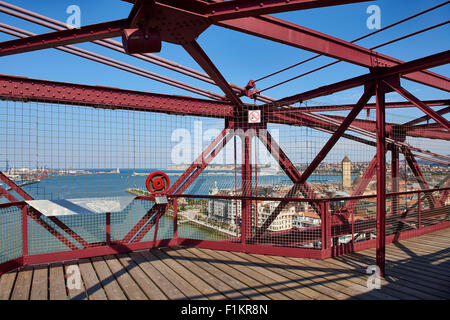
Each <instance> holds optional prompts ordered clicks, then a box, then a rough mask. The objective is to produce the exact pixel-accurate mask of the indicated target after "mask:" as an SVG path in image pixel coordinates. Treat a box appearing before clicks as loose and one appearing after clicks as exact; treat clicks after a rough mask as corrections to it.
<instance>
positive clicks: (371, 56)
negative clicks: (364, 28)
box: [216, 16, 450, 91]
mask: <svg viewBox="0 0 450 320" xmlns="http://www.w3.org/2000/svg"><path fill="white" fill-rule="evenodd" d="M216 24H217V25H219V26H222V27H225V28H228V29H232V30H235V31H239V32H243V33H247V34H250V35H253V36H257V37H261V38H264V39H267V40H271V41H276V42H279V43H282V44H285V45H289V46H293V47H296V48H300V49H304V50H308V51H312V52H316V53H319V54H322V55H324V56H328V57H332V58H336V59H339V60H342V61H346V62H349V63H353V64H357V65H360V66H363V67H367V68H375V67H393V66H396V65H400V64H403V63H404V62H403V61H401V60H398V59H395V58H392V57H389V56H387V55H383V54H381V53H378V52H376V51H373V50H370V49H366V48H364V47H361V46H358V45H356V44H353V43H350V42H347V41H344V40H341V39H338V38H335V37H332V36H329V35H327V34H324V33H320V32H318V31H315V30H312V29H308V28H305V27H302V26H299V25H297V24H294V23H291V22H287V21H284V20H282V19H279V18H275V17H272V16H261V17H250V18H241V19H234V20H227V21H221V22H218V23H216ZM424 69H428V68H423V69H419V70H415V71H411V72H409V74H407V73H404V74H403V75H402V76H403V77H404V78H405V79H408V80H412V81H415V82H419V83H422V84H425V85H428V86H431V87H434V88H438V89H441V90H444V91H450V89H449V81H450V80H449V79H448V78H447V77H444V76H442V75H439V74H436V73H434V72H431V71H428V70H425V71H423V70H424Z"/></svg>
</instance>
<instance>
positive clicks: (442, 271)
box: [357, 248, 450, 278]
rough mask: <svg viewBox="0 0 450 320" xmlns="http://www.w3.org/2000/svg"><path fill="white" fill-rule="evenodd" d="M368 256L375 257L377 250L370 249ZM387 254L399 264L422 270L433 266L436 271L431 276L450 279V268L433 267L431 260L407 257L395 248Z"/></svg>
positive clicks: (387, 250)
mask: <svg viewBox="0 0 450 320" xmlns="http://www.w3.org/2000/svg"><path fill="white" fill-rule="evenodd" d="M357 254H361V255H364V254H365V253H357ZM367 254H370V255H371V256H374V255H375V249H369V250H368V251H367ZM386 254H387V255H388V256H389V257H390V258H391V259H392V260H394V261H397V262H398V263H403V264H405V262H406V261H407V262H408V264H411V265H414V266H417V267H419V268H421V269H429V268H430V266H432V267H433V269H434V272H433V274H432V275H431V274H430V275H431V276H435V275H436V276H437V275H440V276H442V277H446V278H448V277H450V274H449V270H448V268H446V267H443V266H436V265H433V264H431V263H430V261H429V260H426V259H425V260H424V259H420V257H418V256H411V255H407V254H406V253H404V252H403V251H401V250H396V249H393V248H387V249H386ZM396 257H397V258H396Z"/></svg>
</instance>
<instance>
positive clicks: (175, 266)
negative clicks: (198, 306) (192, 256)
mask: <svg viewBox="0 0 450 320" xmlns="http://www.w3.org/2000/svg"><path fill="white" fill-rule="evenodd" d="M151 253H152V254H153V255H155V256H157V257H158V258H159V259H160V260H161V261H163V262H164V263H165V264H166V265H167V266H169V268H171V269H172V270H173V271H175V272H176V273H178V274H179V275H180V276H181V277H182V278H183V279H185V280H186V281H188V282H189V283H190V284H191V285H192V286H193V287H195V288H196V289H197V290H198V291H200V292H201V293H202V294H203V295H204V296H205V297H206V298H208V299H210V300H223V299H225V296H224V295H223V294H221V293H219V292H218V291H217V290H216V289H214V288H213V287H212V286H210V285H209V284H208V283H207V282H205V281H204V280H203V275H202V278H200V277H199V276H197V275H196V274H194V273H193V272H191V271H190V270H188V269H187V266H186V267H185V262H186V261H183V264H181V263H180V262H178V261H177V260H180V259H179V258H178V259H177V257H176V256H175V257H170V256H168V255H167V254H166V253H165V252H164V251H162V250H159V249H155V250H151Z"/></svg>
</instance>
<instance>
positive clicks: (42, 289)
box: [30, 265, 49, 300]
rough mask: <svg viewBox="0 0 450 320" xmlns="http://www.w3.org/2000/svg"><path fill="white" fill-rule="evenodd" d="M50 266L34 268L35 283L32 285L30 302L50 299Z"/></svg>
mask: <svg viewBox="0 0 450 320" xmlns="http://www.w3.org/2000/svg"><path fill="white" fill-rule="evenodd" d="M48 278H49V277H48V266H47V265H39V266H35V267H34V273H33V282H32V284H31V294H30V300H47V299H48V280H49V279H48Z"/></svg>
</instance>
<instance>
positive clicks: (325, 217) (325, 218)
mask: <svg viewBox="0 0 450 320" xmlns="http://www.w3.org/2000/svg"><path fill="white" fill-rule="evenodd" d="M320 207H321V209H322V214H321V218H322V251H323V253H325V252H326V251H329V249H330V248H331V213H330V211H329V210H328V202H326V201H324V202H322V204H321V206H320Z"/></svg>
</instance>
